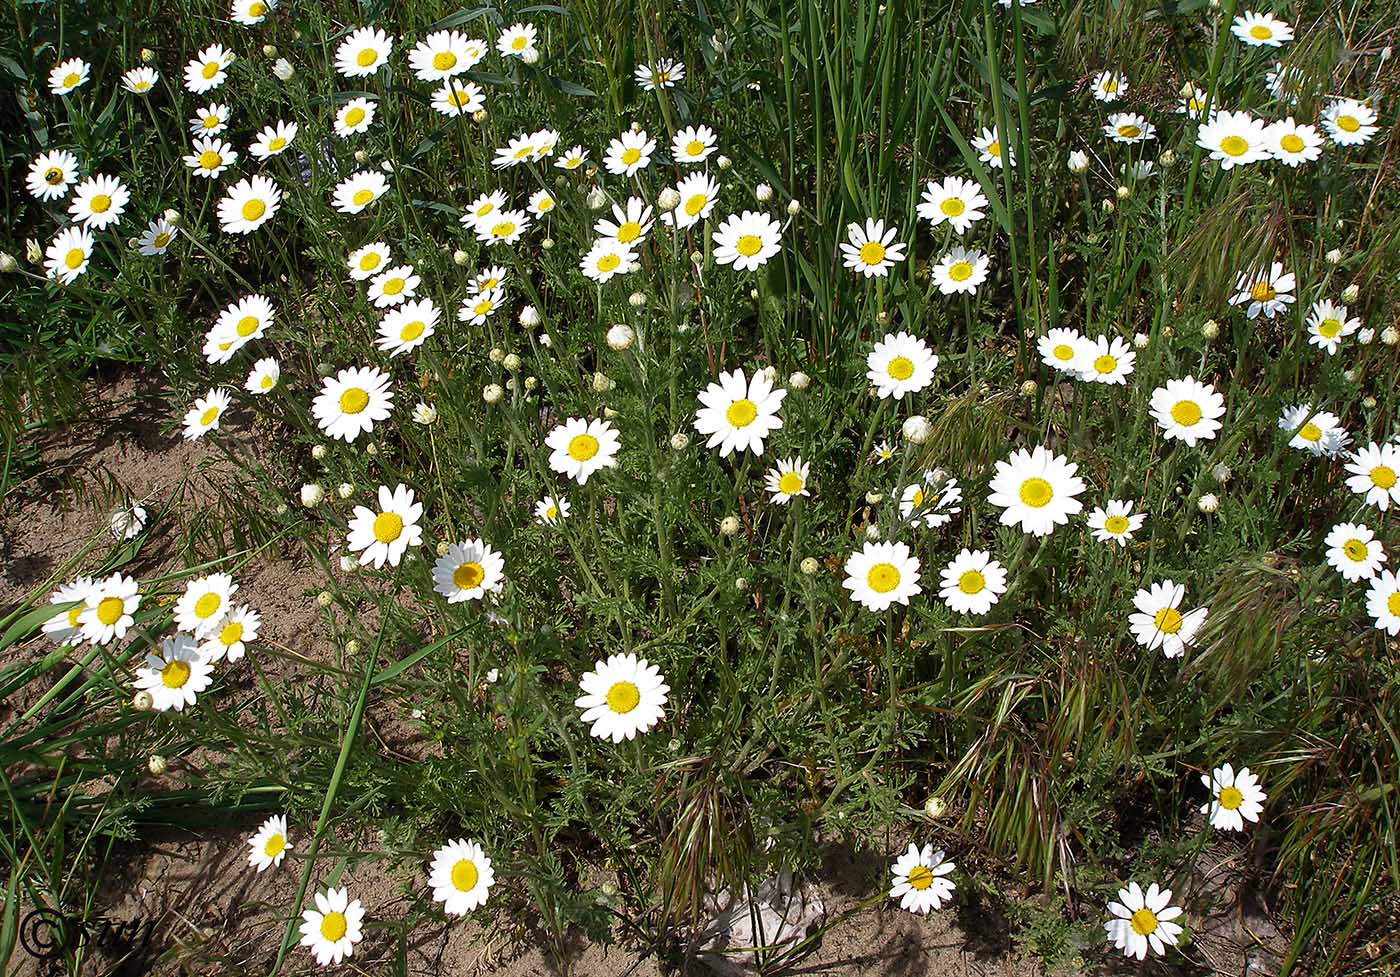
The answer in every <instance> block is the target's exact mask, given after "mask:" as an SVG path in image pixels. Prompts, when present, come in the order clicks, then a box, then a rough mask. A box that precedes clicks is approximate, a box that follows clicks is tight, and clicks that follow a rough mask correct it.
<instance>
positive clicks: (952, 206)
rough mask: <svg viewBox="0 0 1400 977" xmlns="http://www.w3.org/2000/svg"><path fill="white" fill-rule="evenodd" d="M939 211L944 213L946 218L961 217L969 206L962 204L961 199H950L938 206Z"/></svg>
mask: <svg viewBox="0 0 1400 977" xmlns="http://www.w3.org/2000/svg"><path fill="white" fill-rule="evenodd" d="M938 209H939V210H941V211H942V212H943V216H944V217H961V216H962V215H963V212H964V211H965V210H967V204H965V203H963V202H962V198H961V197H949V198H948V199H947V200H945V201H943V202H942V203H941V204H939V205H938Z"/></svg>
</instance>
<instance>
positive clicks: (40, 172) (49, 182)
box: [25, 149, 78, 200]
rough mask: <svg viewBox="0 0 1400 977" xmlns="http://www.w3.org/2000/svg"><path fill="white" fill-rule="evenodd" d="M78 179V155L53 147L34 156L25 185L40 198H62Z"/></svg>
mask: <svg viewBox="0 0 1400 977" xmlns="http://www.w3.org/2000/svg"><path fill="white" fill-rule="evenodd" d="M77 181H78V157H76V156H74V155H73V154H72V153H70V152H69V151H68V150H66V149H53V150H50V151H49V152H47V153H40V154H39V155H38V156H36V157H34V162H32V163H30V164H29V174H28V176H27V177H26V179H25V186H26V187H27V188H28V190H29V193H30V195H31V196H33V197H36V198H38V199H39V200H61V199H62V198H64V197H66V196H67V195H68V188H69V187H71V186H72V185H73V184H74V183H76V182H77Z"/></svg>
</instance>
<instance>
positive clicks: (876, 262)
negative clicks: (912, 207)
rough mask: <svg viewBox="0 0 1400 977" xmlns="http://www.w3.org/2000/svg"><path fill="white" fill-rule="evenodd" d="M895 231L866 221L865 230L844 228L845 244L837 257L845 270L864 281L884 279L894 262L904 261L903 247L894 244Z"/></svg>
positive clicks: (867, 219)
mask: <svg viewBox="0 0 1400 977" xmlns="http://www.w3.org/2000/svg"><path fill="white" fill-rule="evenodd" d="M898 233H899V228H897V227H893V226H891V227H890V228H889V230H886V229H885V222H884V221H882V220H872V219H870V218H866V221H865V226H864V227H862V226H861V225H859V224H848V225H846V238H847V239H846V240H845V241H843V242H841V254H842V255H843V257H844V263H845V265H846V267H847V268H852V269H854V270H856V271H858V272H860V273H861V274H862V275H864V276H865V277H866V278H884V277H886V276H887V275H889V273H890V269H891V268H893V267H894V265H895V262H897V261H903V260H904V245H903V244H900V243H899V242H898V241H896V240H895V237H896V236H897V235H898Z"/></svg>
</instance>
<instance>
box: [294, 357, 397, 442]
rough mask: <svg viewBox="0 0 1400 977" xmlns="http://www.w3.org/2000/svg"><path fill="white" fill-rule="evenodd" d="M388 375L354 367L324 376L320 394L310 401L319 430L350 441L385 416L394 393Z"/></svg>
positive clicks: (371, 368)
mask: <svg viewBox="0 0 1400 977" xmlns="http://www.w3.org/2000/svg"><path fill="white" fill-rule="evenodd" d="M391 380H392V378H391V377H390V376H389V374H387V373H383V372H381V371H380V370H379V369H378V368H377V367H372V366H370V367H355V368H350V369H345V370H341V371H340V372H339V373H337V374H336V375H335V377H334V378H331V377H327V378H326V379H325V382H324V383H323V384H322V385H321V393H320V394H319V395H317V397H316V399H315V400H314V401H312V403H311V413H312V415H313V416H315V418H316V422H317V425H318V426H319V427H320V429H321V431H322V432H323V433H324V434H325V435H326V436H327V437H331V438H340V439H341V440H344V441H351V442H353V441H354V440H355V439H356V438H358V437H359V436H360V435H361V434H367V433H369V432H370V431H372V430H374V425H375V424H376V423H377V422H379V421H382V420H384V418H386V417H388V416H389V413H390V411H391V410H392V409H393V403H394V395H393V393H392V392H391V391H390V390H389V383H390V382H391Z"/></svg>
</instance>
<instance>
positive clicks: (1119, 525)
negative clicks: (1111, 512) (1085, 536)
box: [1103, 516, 1128, 536]
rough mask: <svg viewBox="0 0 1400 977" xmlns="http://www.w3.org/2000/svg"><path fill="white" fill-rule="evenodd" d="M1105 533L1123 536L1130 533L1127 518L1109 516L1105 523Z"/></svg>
mask: <svg viewBox="0 0 1400 977" xmlns="http://www.w3.org/2000/svg"><path fill="white" fill-rule="evenodd" d="M1103 528H1104V532H1106V533H1112V534H1113V535H1114V536H1121V535H1123V534H1124V533H1126V532H1127V531H1128V517H1127V516H1109V517H1108V518H1107V519H1105V520H1104V521H1103Z"/></svg>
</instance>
